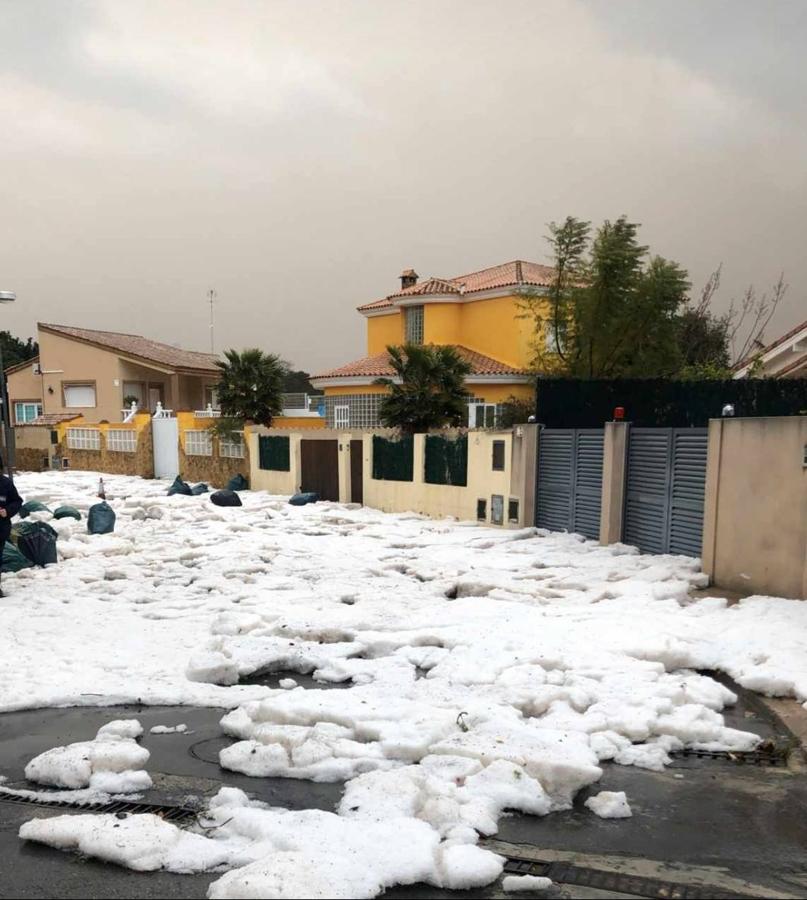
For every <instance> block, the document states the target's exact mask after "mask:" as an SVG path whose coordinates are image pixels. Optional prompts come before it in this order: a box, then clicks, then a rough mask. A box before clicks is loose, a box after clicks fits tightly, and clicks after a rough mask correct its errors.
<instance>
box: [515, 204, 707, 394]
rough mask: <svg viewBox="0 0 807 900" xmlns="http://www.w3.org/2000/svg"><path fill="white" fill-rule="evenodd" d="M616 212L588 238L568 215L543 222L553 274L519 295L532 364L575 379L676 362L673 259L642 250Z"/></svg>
mask: <svg viewBox="0 0 807 900" xmlns="http://www.w3.org/2000/svg"><path fill="white" fill-rule="evenodd" d="M638 228H639V226H638V225H637V224H636V223H634V222H629V221H628V219H627V217H625V216H621V217H620V218H619V219H617V220H616V221H615V222H610V221H606V222H604V223H603V224H602V225H601V226H600V228H598V229H597V231H596V233H595V234H594V236H593V238H592V236H591V225H590V223H589V222H582V221H580V220H578V219H575V218H573V217H571V216H570V217H569V218H567V219H566V220H565V221H564V222H563V223H562V224H561V225H557V224H555V223H552V224H551V225H550V226H549V236H548V240H549V243H550V245H551V247H552V256H553V263H554V267H555V277H554V279H553V283H552V285H551V286H550V287H549V290H548V294H544V295H533V296H530V297H528V298H527V299H526V301H525V303H524V307H525V310H526V314H527V315H528V316H530V317H531V318H532V319H533V320H534V323H535V329H536V341H535V360H534V361H535V367H536V369H537V370H538V371H539V372H541V373H549V374H553V373H555V374H565V375H571V376H576V377H582V378H615V377H619V376H628V377H631V376H632V377H649V376H655V375H661V374H671V373H673V372H675V371H676V370H677V369H678V368H679V367H680V358H679V357H680V352H679V346H678V331H677V317H678V313H679V310H680V309H681V307H682V306H683V304H684V303H685V302H686V298H687V292H688V290H689V281H688V278H687V273H686V271H684V269H682V268H681V267H680V266H679V265H678V264H677V263H675V262H672V261H670V260H666V259H664V258H662V257H660V256H650V254H649V252H648V248H647V247H646V246H644V245H642V244H640V243H639V240H638Z"/></svg>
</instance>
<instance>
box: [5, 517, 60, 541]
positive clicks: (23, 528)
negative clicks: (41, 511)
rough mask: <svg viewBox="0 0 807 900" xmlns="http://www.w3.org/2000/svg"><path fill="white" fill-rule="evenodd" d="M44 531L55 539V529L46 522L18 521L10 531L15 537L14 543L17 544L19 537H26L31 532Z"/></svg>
mask: <svg viewBox="0 0 807 900" xmlns="http://www.w3.org/2000/svg"><path fill="white" fill-rule="evenodd" d="M41 532H44V533H45V534H48V535H50V537H52V538H53V540H54V541H55V540H56V537H57V535H56V529H55V528H54V527H53V526H52V525H48V523H47V522H18V523H17V524H16V525H15V526H14V527H13V528H12V529H11V533H12V535H13V536H15V537H16V540H15V541H14V543H15V544H17V545H19V543H20V538H21V537H27V536H28V535H31V534H38V533H41Z"/></svg>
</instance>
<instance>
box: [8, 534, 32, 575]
mask: <svg viewBox="0 0 807 900" xmlns="http://www.w3.org/2000/svg"><path fill="white" fill-rule="evenodd" d="M31 566H33V563H32V562H31V560H30V559H27V558H26V557H25V556H23V555H22V553H20V551H19V550H18V549H17V548H16V547H15V546H14V544H12V543H10V542H9V541H6V545H5V547H3V565H2V569H1V570H2V571H3V572H19V571H20V569H30V568H31Z"/></svg>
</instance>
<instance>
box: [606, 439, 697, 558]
mask: <svg viewBox="0 0 807 900" xmlns="http://www.w3.org/2000/svg"><path fill="white" fill-rule="evenodd" d="M707 443H708V429H706V428H631V430H630V436H629V440H628V473H627V483H626V485H625V516H624V520H623V521H624V525H623V540H624V541H625V543H627V544H633V545H635V546H636V547H638V548H639V549H640V550H642V551H643V552H645V553H681V554H683V555H684V556H700V555H701V541H702V537H703V504H704V494H705V489H706V450H707Z"/></svg>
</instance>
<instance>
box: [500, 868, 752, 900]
mask: <svg viewBox="0 0 807 900" xmlns="http://www.w3.org/2000/svg"><path fill="white" fill-rule="evenodd" d="M504 871H505V873H506V874H508V875H543V876H544V877H545V878H551V879H552V881H554V882H555V883H556V884H567V885H575V886H577V887H588V888H598V889H599V890H602V891H612V892H613V893H616V894H630V895H632V896H635V897H649V898H660V900H743V898H748V900H751V897H752V895H751V894H738V893H737V892H736V891H727V890H723V889H721V888H719V887H717V886H715V885H713V884H681V883H680V882H676V881H662V880H661V879H660V878H647V877H646V876H642V875H625V874H622V873H620V872H607V871H605V870H604V869H591V868H588V867H586V866H576V865H572V864H571V863H565V862H542V861H539V860H527V859H512V858H510V859H508V860H507V862H506V863H505V866H504Z"/></svg>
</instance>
